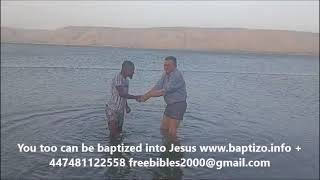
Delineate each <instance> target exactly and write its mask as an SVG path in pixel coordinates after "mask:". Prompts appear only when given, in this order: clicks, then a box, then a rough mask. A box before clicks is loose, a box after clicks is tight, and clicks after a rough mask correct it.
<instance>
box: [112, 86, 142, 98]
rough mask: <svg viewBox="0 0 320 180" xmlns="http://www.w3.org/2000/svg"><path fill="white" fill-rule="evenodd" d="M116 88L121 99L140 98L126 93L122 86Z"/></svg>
mask: <svg viewBox="0 0 320 180" xmlns="http://www.w3.org/2000/svg"><path fill="white" fill-rule="evenodd" d="M116 88H117V91H118V93H119V96H120V97H123V98H127V99H137V98H138V96H134V95H131V94H128V93H126V92H125V91H124V89H123V87H122V86H116Z"/></svg>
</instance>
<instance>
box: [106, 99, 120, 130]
mask: <svg viewBox="0 0 320 180" xmlns="http://www.w3.org/2000/svg"><path fill="white" fill-rule="evenodd" d="M105 111H106V117H107V125H108V128H109V129H110V128H111V125H110V124H111V123H115V124H116V126H117V128H118V131H120V132H121V131H122V126H123V121H124V111H121V112H118V111H114V110H112V109H111V108H110V107H109V106H108V105H106V109H105Z"/></svg>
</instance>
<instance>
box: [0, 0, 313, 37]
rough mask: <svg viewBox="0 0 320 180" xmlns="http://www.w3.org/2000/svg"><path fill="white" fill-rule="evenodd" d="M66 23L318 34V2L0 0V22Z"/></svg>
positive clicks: (20, 24) (44, 25)
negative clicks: (241, 29)
mask: <svg viewBox="0 0 320 180" xmlns="http://www.w3.org/2000/svg"><path fill="white" fill-rule="evenodd" d="M69 25H74V26H108V27H177V26H185V27H216V28H219V27H242V28H254V29H284V30H296V31H311V32H319V1H227V2H223V1H201V2H198V1H184V2H183V1H153V2H148V1H107V2H106V1H1V26H9V27H22V28H40V29H56V28H60V27H64V26H69Z"/></svg>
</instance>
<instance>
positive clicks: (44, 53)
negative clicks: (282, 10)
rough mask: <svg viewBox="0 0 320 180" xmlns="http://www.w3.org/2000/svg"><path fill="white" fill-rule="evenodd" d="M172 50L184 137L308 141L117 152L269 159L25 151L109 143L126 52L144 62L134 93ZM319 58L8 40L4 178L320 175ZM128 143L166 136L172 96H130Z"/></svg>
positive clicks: (208, 141)
mask: <svg viewBox="0 0 320 180" xmlns="http://www.w3.org/2000/svg"><path fill="white" fill-rule="evenodd" d="M168 55H173V56H176V57H177V58H178V67H179V69H180V70H181V71H182V72H183V75H184V78H185V80H186V83H187V92H188V100H187V102H188V108H187V112H186V114H185V118H184V121H183V123H182V126H181V128H180V129H179V133H178V134H179V139H180V143H181V145H217V144H227V143H233V144H235V145H248V144H251V143H255V144H261V145H268V144H270V143H274V144H281V143H286V144H288V145H292V146H297V145H299V146H300V147H302V150H301V151H300V152H297V151H295V150H293V151H292V152H290V153H247V154H245V155H243V156H242V155H241V154H238V153H199V152H196V153H173V154H172V153H146V152H145V153H128V154H125V155H124V154H116V155H114V156H116V157H123V156H126V157H133V158H135V159H147V158H149V157H152V158H157V157H169V158H173V159H178V158H181V157H183V158H196V157H197V158H200V157H203V158H209V157H212V158H216V159H224V160H237V159H238V158H239V157H245V158H247V159H249V160H255V159H258V160H261V159H266V160H270V161H271V163H272V164H271V165H272V166H271V167H270V168H223V169H221V170H216V169H209V168H200V167H198V168H191V167H189V168H129V167H123V168H71V167H68V168H53V167H50V166H49V165H48V163H49V160H50V159H51V158H53V157H56V158H58V157H69V158H71V157H79V158H85V157H102V158H103V157H109V156H110V155H108V154H107V153H68V154H62V153H39V152H36V153H19V152H18V147H17V144H18V143H24V144H29V145H40V144H48V145H57V146H60V145H81V143H86V144H91V145H95V144H97V143H101V144H105V145H110V144H112V143H113V142H110V140H109V137H108V131H107V130H106V129H105V127H106V122H105V113H104V103H105V101H106V98H107V96H108V92H109V89H110V86H109V84H110V80H111V78H112V77H113V75H114V74H115V73H117V72H118V71H119V69H120V67H121V62H122V61H123V60H131V61H133V62H134V63H135V66H136V73H135V75H134V77H133V79H132V80H131V81H130V92H131V93H132V94H142V93H144V92H145V91H147V90H148V89H149V88H150V87H151V86H153V85H154V83H155V82H156V80H157V79H158V78H160V75H161V73H162V63H163V61H162V59H163V58H164V57H165V56H168ZM318 74H319V60H318V57H308V56H285V55H281V56H280V55H260V54H223V53H198V52H183V51H152V50H130V49H119V48H98V47H72V46H47V45H18V44H2V46H1V172H2V173H1V179H21V178H22V179H47V178H56V179H62V178H64V179H78V178H79V179H80V178H82V179H88V178H93V179H106V178H125V179H127V178H130V179H132V178H141V179H151V178H170V177H174V178H176V179H179V178H181V179H199V178H202V179H213V178H220V179H221V178H231V179H236V178H254V179H257V178H289V179H291V178H313V179H317V178H318V177H319V170H318V169H319V162H318V160H319V75H318ZM129 105H130V106H131V108H132V113H130V114H127V115H126V121H125V124H124V130H125V132H124V134H123V137H122V140H121V142H123V143H124V144H127V145H138V144H139V143H140V142H142V143H149V144H152V145H155V144H159V145H163V139H162V136H161V134H160V131H159V127H160V118H161V117H162V114H163V110H164V108H165V104H164V101H163V99H162V98H154V99H151V100H150V101H148V102H147V103H141V104H140V103H137V102H135V101H130V102H129Z"/></svg>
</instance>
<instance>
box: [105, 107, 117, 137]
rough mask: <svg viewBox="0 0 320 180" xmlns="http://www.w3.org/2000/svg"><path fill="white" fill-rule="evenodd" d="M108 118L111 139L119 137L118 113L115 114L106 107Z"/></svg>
mask: <svg viewBox="0 0 320 180" xmlns="http://www.w3.org/2000/svg"><path fill="white" fill-rule="evenodd" d="M106 116H107V121H108V129H109V131H110V137H115V136H118V135H119V133H120V132H119V127H118V122H117V116H116V113H115V112H113V111H112V110H111V109H110V108H108V107H106Z"/></svg>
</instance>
